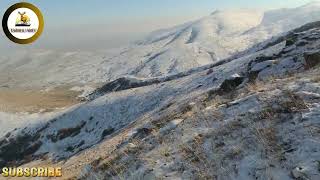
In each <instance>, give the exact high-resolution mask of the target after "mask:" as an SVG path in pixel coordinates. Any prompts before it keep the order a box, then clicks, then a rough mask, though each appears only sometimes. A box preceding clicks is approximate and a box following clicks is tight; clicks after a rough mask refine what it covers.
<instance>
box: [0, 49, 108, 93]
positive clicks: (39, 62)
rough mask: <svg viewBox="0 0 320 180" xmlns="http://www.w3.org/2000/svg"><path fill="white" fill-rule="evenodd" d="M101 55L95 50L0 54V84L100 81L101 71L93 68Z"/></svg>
mask: <svg viewBox="0 0 320 180" xmlns="http://www.w3.org/2000/svg"><path fill="white" fill-rule="evenodd" d="M109 54H111V53H109ZM105 56H106V55H104V54H101V53H95V52H59V51H55V50H29V51H27V50H22V51H17V52H15V53H14V54H10V55H5V56H4V55H3V56H1V57H0V64H1V65H0V86H1V87H3V86H5V87H9V88H10V87H13V88H16V87H31V88H42V87H43V86H45V87H52V86H59V85H63V84H70V85H72V84H83V83H88V82H101V81H103V80H102V79H99V77H101V75H100V74H101V73H102V72H100V73H99V72H97V69H98V67H99V63H100V62H101V61H103V58H105Z"/></svg>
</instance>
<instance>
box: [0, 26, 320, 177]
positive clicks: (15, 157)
mask: <svg viewBox="0 0 320 180" xmlns="http://www.w3.org/2000/svg"><path fill="white" fill-rule="evenodd" d="M257 47H259V48H257ZM319 48H320V22H315V23H312V24H308V25H306V26H303V27H302V28H298V29H296V30H293V31H290V32H288V33H285V34H284V35H283V36H281V37H278V38H274V39H271V40H268V41H266V42H264V43H262V44H261V45H259V46H255V47H254V48H253V49H252V50H251V51H246V53H242V54H241V56H239V57H237V58H235V59H230V60H228V61H224V62H223V63H221V64H216V65H212V66H205V67H206V68H199V69H198V70H197V71H193V72H191V73H189V74H186V75H185V76H178V77H174V78H172V79H167V80H166V81H160V80H159V81H155V80H153V81H152V82H150V81H148V82H147V83H145V84H144V83H141V82H143V80H142V79H140V81H138V82H139V83H138V84H139V85H140V86H137V87H135V88H134V87H130V84H131V83H130V81H132V82H133V83H137V79H128V81H129V82H128V83H127V82H126V81H124V82H125V83H121V81H118V82H115V84H109V85H110V86H112V87H116V89H115V90H116V92H112V91H100V93H101V94H99V96H94V98H93V100H92V101H90V102H87V103H84V104H82V105H80V106H78V107H76V108H74V109H72V110H69V111H67V112H64V113H63V114H60V115H57V116H56V117H54V118H53V119H52V120H50V121H49V122H48V123H39V124H33V125H32V126H29V127H26V128H20V129H17V130H14V131H12V132H10V133H8V134H7V135H6V136H5V137H3V138H1V139H0V152H1V153H0V166H5V165H7V164H13V165H21V164H24V165H25V166H28V165H29V166H30V165H35V166H41V165H44V164H55V165H58V166H62V167H63V169H64V171H65V172H68V173H66V174H65V177H64V178H66V179H67V178H83V179H104V178H106V179H130V178H131V179H157V178H164V177H165V179H180V178H182V179H215V178H216V179H259V178H261V179H270V178H279V177H280V178H279V179H293V178H295V179H301V178H302V179H303V178H307V179H311V180H316V179H318V178H319V177H320V172H319V169H318V168H319V158H320V149H319V147H320V146H319V138H320V136H319V116H320V114H319V99H320V82H319V64H320V52H319ZM117 83H119V84H117ZM117 85H118V86H122V85H124V88H121V87H118V86H117ZM105 88H106V89H107V90H108V88H107V87H105ZM111 89H112V88H111ZM36 160H39V161H36ZM61 160H63V161H61ZM26 163H31V164H26Z"/></svg>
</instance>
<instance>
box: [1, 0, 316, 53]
mask: <svg viewBox="0 0 320 180" xmlns="http://www.w3.org/2000/svg"><path fill="white" fill-rule="evenodd" d="M311 1H312V0H29V1H28V0H27V2H30V3H33V4H35V5H36V6H38V7H39V8H40V9H41V11H42V13H43V14H44V18H45V30H44V33H43V35H42V36H41V38H40V39H39V40H38V41H37V42H35V43H34V44H32V45H24V46H23V47H25V48H33V47H36V48H43V49H50V48H61V49H88V50H91V49H99V48H101V49H103V48H111V47H118V46H121V45H123V44H126V43H128V42H129V41H132V40H133V39H137V38H140V37H141V36H143V35H145V34H146V33H148V32H150V31H153V30H157V29H159V28H167V27H170V26H174V25H177V24H181V23H184V22H186V21H190V20H194V19H196V18H200V17H202V16H206V15H208V14H210V13H211V12H213V11H214V10H216V9H231V8H260V9H271V8H281V7H297V6H300V5H303V4H306V3H308V2H311ZM16 2H21V1H18V0H0V14H1V16H2V15H3V14H4V12H5V10H6V9H7V8H8V7H9V6H11V5H12V4H14V3H16ZM3 36H4V35H3V31H1V37H0V52H1V51H2V52H3V51H4V50H5V49H10V48H12V47H16V46H17V45H14V44H13V43H11V42H10V41H9V40H7V39H6V38H5V37H3Z"/></svg>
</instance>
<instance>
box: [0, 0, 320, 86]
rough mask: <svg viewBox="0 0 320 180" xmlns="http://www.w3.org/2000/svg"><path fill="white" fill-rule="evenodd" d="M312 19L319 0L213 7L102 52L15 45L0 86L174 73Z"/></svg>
mask: <svg viewBox="0 0 320 180" xmlns="http://www.w3.org/2000/svg"><path fill="white" fill-rule="evenodd" d="M316 20H320V3H319V2H313V3H310V4H308V5H305V6H302V7H298V8H293V9H278V10H271V11H266V12H263V11H258V10H248V9H242V10H225V11H215V12H213V13H212V14H211V15H209V16H207V17H203V18H201V19H199V20H196V21H193V22H187V23H185V24H183V25H180V26H177V27H173V28H170V29H166V30H159V31H156V32H153V33H151V34H150V35H148V36H147V37H146V38H145V39H142V40H140V41H138V42H136V43H133V44H130V45H128V46H127V47H125V48H122V49H117V50H114V51H109V52H105V53H96V52H57V51H51V50H30V51H17V52H15V53H14V54H13V55H10V56H4V55H0V88H1V87H3V86H5V87H24V86H27V87H43V86H46V87H48V86H49V87H50V86H61V85H65V84H68V85H70V84H71V85H82V84H87V83H93V84H96V83H100V82H106V81H112V80H115V79H118V78H121V77H123V76H128V75H130V76H136V77H139V78H141V77H143V78H150V77H158V76H166V75H168V74H176V73H179V72H183V71H186V70H189V69H191V68H195V67H199V66H203V65H206V64H211V63H213V62H216V61H219V60H221V59H224V58H227V57H229V56H230V55H232V54H234V53H237V52H239V51H242V50H245V49H247V48H249V47H250V46H252V45H254V44H256V43H258V42H261V41H263V40H266V39H269V38H270V37H272V36H276V35H279V34H280V33H283V32H286V31H288V30H290V29H293V28H296V27H298V26H301V25H303V24H305V23H308V22H312V21H316Z"/></svg>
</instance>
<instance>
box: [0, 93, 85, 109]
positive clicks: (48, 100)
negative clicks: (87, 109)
mask: <svg viewBox="0 0 320 180" xmlns="http://www.w3.org/2000/svg"><path fill="white" fill-rule="evenodd" d="M78 95H79V92H75V91H71V90H69V88H67V87H59V88H55V89H53V90H50V91H41V90H27V89H9V88H3V89H0V111H2V112H10V113H15V112H30V113H36V112H40V111H41V112H50V111H54V110H56V109H57V108H63V107H68V106H72V105H74V104H77V103H79V100H78V99H77V96H78Z"/></svg>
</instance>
